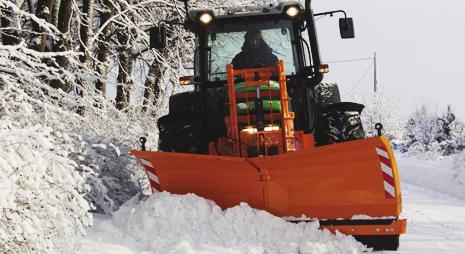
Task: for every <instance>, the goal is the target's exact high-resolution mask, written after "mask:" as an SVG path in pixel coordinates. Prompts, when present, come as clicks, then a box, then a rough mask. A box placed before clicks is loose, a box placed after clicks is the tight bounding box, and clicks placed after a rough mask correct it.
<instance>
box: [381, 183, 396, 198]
mask: <svg viewBox="0 0 465 254" xmlns="http://www.w3.org/2000/svg"><path fill="white" fill-rule="evenodd" d="M384 190H385V191H386V192H387V193H389V194H390V195H391V196H392V197H395V196H396V189H395V188H394V186H392V185H390V184H389V183H387V182H386V181H384Z"/></svg>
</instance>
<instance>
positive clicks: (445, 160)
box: [396, 152, 465, 199]
mask: <svg viewBox="0 0 465 254" xmlns="http://www.w3.org/2000/svg"><path fill="white" fill-rule="evenodd" d="M396 157H397V159H398V167H399V173H400V179H401V180H402V181H403V182H407V183H410V184H414V185H417V186H422V187H426V188H429V189H433V190H435V191H439V192H442V193H445V194H448V195H451V196H455V197H457V198H460V199H465V152H462V153H461V154H456V155H450V156H439V155H436V156H434V155H431V154H430V156H429V158H426V157H425V156H424V155H418V156H411V155H407V154H400V153H398V154H396Z"/></svg>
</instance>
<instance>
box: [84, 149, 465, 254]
mask: <svg viewBox="0 0 465 254" xmlns="http://www.w3.org/2000/svg"><path fill="white" fill-rule="evenodd" d="M398 164H399V168H400V170H401V179H402V194H403V205H404V210H403V217H404V218H407V219H408V226H407V234H406V235H404V236H402V237H401V240H400V248H399V251H398V252H396V253H465V216H464V215H465V200H464V199H463V195H465V194H462V196H461V195H460V194H461V193H460V192H459V190H461V189H462V188H463V186H461V185H460V184H456V183H454V182H453V181H451V175H450V171H449V169H450V166H451V165H450V164H451V163H450V160H448V159H444V160H441V161H436V162H431V161H425V160H422V159H413V158H408V157H407V158H406V157H402V156H398ZM441 169H442V170H441ZM430 178H432V179H430ZM450 195H454V196H456V197H453V196H450ZM460 197H461V198H462V199H460ZM183 200H184V202H185V201H186V200H185V198H180V199H179V200H178V202H183ZM194 200H195V202H194V204H190V205H194V207H191V208H193V209H194V210H195V209H197V211H201V210H202V209H206V211H208V212H206V213H204V215H201V216H200V217H201V218H199V221H200V223H198V222H192V223H191V225H190V226H188V227H187V228H185V229H184V230H185V231H186V232H187V231H189V230H191V231H193V232H195V229H196V228H197V229H198V230H197V231H198V234H199V235H195V234H194V235H189V236H188V237H187V238H183V239H181V238H180V239H176V237H175V235H176V234H179V235H184V237H185V235H186V234H184V233H185V232H183V231H182V230H183V229H182V228H181V229H180V228H179V227H178V226H177V225H176V224H177V222H176V221H175V220H172V221H169V220H168V221H157V220H156V219H150V218H153V217H154V216H157V215H154V214H147V213H146V211H148V209H144V208H151V209H157V207H156V205H154V203H153V202H145V203H144V202H142V203H144V204H142V206H141V205H140V204H139V205H137V207H136V208H137V209H134V206H131V204H130V206H128V208H127V209H126V210H124V209H123V211H119V212H118V213H117V214H116V215H115V216H114V218H102V217H98V218H96V223H95V225H94V227H93V229H91V230H89V234H88V236H87V237H86V238H85V239H84V240H83V242H82V249H81V250H79V253H84V254H87V253H88V254H90V253H95V254H107V253H108V254H110V253H112V254H136V253H176V254H184V253H189V254H190V253H196V254H200V253H201V254H207V253H208V254H209V253H269V252H270V249H266V250H264V246H268V247H269V248H272V251H271V253H299V252H294V251H295V250H299V251H300V253H336V252H338V253H357V252H361V251H362V249H360V246H357V245H356V244H355V243H354V242H353V241H352V240H351V239H350V238H344V237H330V236H328V235H327V234H325V233H324V232H323V233H322V232H316V231H315V228H314V226H312V225H310V226H308V227H306V228H304V227H301V226H296V225H295V224H291V225H288V224H287V223H283V222H282V221H281V220H280V219H279V218H273V217H272V216H270V215H268V214H266V213H261V212H258V213H257V212H253V211H251V209H248V208H247V207H246V206H244V207H236V208H235V210H232V211H230V212H228V213H229V214H226V215H221V214H220V212H219V211H215V209H216V208H214V207H213V208H212V206H211V204H209V203H208V202H204V201H202V200H200V201H199V200H197V199H195V198H194ZM165 201H166V202H168V200H165ZM191 201H192V197H191ZM134 202H135V201H134ZM166 204H168V203H166ZM166 204H165V205H166ZM171 204H172V203H171ZM134 205H135V203H134ZM160 205H161V204H160ZM144 206H145V207H144ZM147 206H153V207H147ZM138 210H142V212H138ZM144 211H145V212H144ZM171 212H174V213H176V211H175V210H171ZM131 214H134V216H131ZM205 214H207V215H205ZM165 215H166V214H158V216H159V217H163V216H165ZM118 216H119V218H118ZM176 216H179V214H173V216H172V217H176ZM192 216H199V214H197V215H195V214H194V215H192ZM136 218H143V219H139V220H137V219H136ZM179 218H181V223H182V220H189V219H192V218H189V217H178V219H179ZM212 218H214V219H217V220H221V222H220V223H216V224H215V223H209V225H208V226H202V225H203V224H205V223H206V220H209V219H212ZM202 220H204V221H202ZM237 220H239V222H238V223H237ZM233 221H236V222H234V223H233ZM178 222H179V221H178ZM260 223H264V224H265V225H260ZM233 224H234V225H233ZM201 227H203V229H200V228H201ZM224 227H226V228H228V227H229V229H230V230H229V231H227V232H229V233H230V234H231V233H232V234H231V235H227V236H226V237H221V236H218V234H219V235H221V234H224V232H221V230H222V229H220V228H224ZM155 228H157V229H155ZM158 229H159V230H158ZM180 230H181V231H180ZM205 230H207V231H217V232H216V233H215V232H212V233H205ZM270 230H271V231H272V230H275V232H274V233H273V232H271V233H270V232H269V231H270ZM157 231H161V232H164V233H163V234H171V233H170V231H173V232H175V233H174V234H175V235H174V237H173V235H172V236H170V237H166V238H165V235H157ZM267 231H268V232H267ZM263 232H265V233H263ZM305 234H308V235H307V236H304V235H305ZM277 236H279V237H280V238H284V239H286V240H287V241H288V244H283V241H280V240H282V239H279V237H278V238H277ZM159 237H161V238H164V241H167V240H166V239H171V240H170V241H173V239H174V242H165V243H160V242H157V238H159ZM205 237H206V238H210V239H207V240H206V242H207V243H208V242H209V243H210V244H200V245H199V244H197V243H198V242H199V239H203V240H202V241H203V242H205V241H204V240H205ZM148 239H151V240H148ZM228 239H229V240H228ZM230 239H233V240H230ZM202 241H200V242H202ZM312 241H313V244H312V243H311V242H312ZM284 242H286V241H284ZM213 243H215V244H213ZM170 244H171V246H170ZM150 245H152V246H150ZM344 248H346V249H345V251H343V249H344ZM149 250H150V251H149ZM384 253H391V252H384Z"/></svg>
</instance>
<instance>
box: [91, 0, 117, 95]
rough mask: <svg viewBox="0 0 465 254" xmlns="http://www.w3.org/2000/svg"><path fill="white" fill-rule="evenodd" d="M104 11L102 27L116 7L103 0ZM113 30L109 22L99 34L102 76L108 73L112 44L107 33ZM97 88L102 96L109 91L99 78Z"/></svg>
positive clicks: (98, 57) (101, 19)
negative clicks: (108, 60)
mask: <svg viewBox="0 0 465 254" xmlns="http://www.w3.org/2000/svg"><path fill="white" fill-rule="evenodd" d="M103 8H104V9H103V12H102V13H101V14H100V27H101V26H102V25H103V24H105V22H107V21H108V20H109V19H110V18H111V16H112V15H113V13H114V8H113V6H112V4H111V3H110V0H103ZM110 31H111V25H110V24H108V25H107V26H106V27H105V28H104V29H103V30H102V33H101V34H99V36H98V39H99V42H98V52H97V60H98V61H99V63H98V65H97V67H96V69H97V72H98V73H99V74H100V76H106V74H107V69H108V65H107V59H108V55H109V53H110V44H109V43H108V39H109V38H108V36H107V34H108V33H109V32H110ZM95 89H97V90H98V91H100V92H101V94H102V96H104V97H106V93H107V84H106V83H105V82H104V81H103V80H101V79H98V80H97V82H96V83H95Z"/></svg>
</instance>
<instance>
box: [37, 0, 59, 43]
mask: <svg viewBox="0 0 465 254" xmlns="http://www.w3.org/2000/svg"><path fill="white" fill-rule="evenodd" d="M53 2H54V0H38V1H37V7H36V16H37V17H38V18H41V19H44V20H45V21H47V22H50V17H51V14H52V6H53ZM32 31H33V32H34V33H35V34H34V35H33V36H32V48H33V49H35V50H37V51H41V52H43V51H44V49H45V42H46V39H47V34H45V30H44V29H43V28H42V27H41V26H40V25H39V24H37V23H36V22H32Z"/></svg>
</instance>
